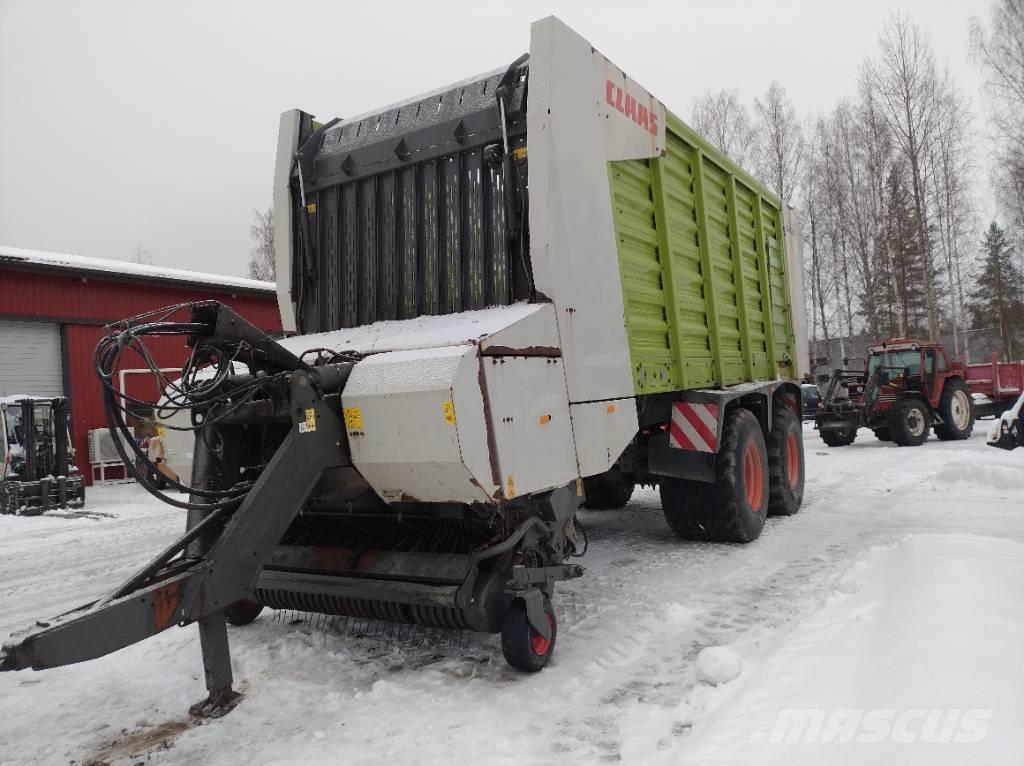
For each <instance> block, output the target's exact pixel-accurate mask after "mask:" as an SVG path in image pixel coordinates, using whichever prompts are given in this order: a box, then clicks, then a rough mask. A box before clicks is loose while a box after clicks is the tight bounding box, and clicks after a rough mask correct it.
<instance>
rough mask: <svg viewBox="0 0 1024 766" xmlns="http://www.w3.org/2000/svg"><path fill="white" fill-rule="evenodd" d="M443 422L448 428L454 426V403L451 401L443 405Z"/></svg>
mask: <svg viewBox="0 0 1024 766" xmlns="http://www.w3.org/2000/svg"><path fill="white" fill-rule="evenodd" d="M444 422H445V423H447V424H448V425H450V426H453V425H455V402H453V401H452V400H451V399H449V400H448V401H447V402H445V403H444Z"/></svg>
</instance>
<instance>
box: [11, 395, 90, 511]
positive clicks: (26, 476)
mask: <svg viewBox="0 0 1024 766" xmlns="http://www.w3.org/2000/svg"><path fill="white" fill-rule="evenodd" d="M0 454H2V456H3V463H2V466H0V513H8V514H12V513H13V514H20V515H26V516H28V515H36V514H39V513H42V512H43V511H46V510H48V509H50V508H53V507H61V508H66V507H68V506H72V507H77V506H80V505H82V503H83V502H84V500H85V487H84V483H83V481H82V477H81V476H80V475H79V474H78V469H77V468H76V467H75V465H74V462H73V460H72V459H73V457H74V449H73V448H72V447H71V437H70V434H69V432H68V404H67V399H65V398H63V397H58V398H55V399H45V398H40V397H31V396H8V397H4V398H2V399H0Z"/></svg>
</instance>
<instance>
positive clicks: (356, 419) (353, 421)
mask: <svg viewBox="0 0 1024 766" xmlns="http://www.w3.org/2000/svg"><path fill="white" fill-rule="evenodd" d="M341 414H342V416H343V417H344V418H345V428H349V429H354V430H362V428H363V411H362V410H361V409H359V408H358V407H345V408H344V409H343V410H342V411H341Z"/></svg>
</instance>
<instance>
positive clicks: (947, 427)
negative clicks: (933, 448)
mask: <svg viewBox="0 0 1024 766" xmlns="http://www.w3.org/2000/svg"><path fill="white" fill-rule="evenodd" d="M939 416H940V417H941V418H942V420H943V421H944V422H943V423H939V424H936V426H935V435H936V436H938V437H939V438H940V439H942V441H959V440H961V439H967V438H969V437H970V435H971V432H972V431H973V430H974V402H973V401H972V400H971V389H970V388H968V386H967V384H966V383H964V382H963V381H962V380H961V379H960V378H949V379H948V380H946V385H945V386H943V388H942V397H941V398H940V399H939Z"/></svg>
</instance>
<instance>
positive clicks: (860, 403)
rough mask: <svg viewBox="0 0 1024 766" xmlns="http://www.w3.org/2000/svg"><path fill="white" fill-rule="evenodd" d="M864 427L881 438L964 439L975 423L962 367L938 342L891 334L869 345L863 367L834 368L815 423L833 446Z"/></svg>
mask: <svg viewBox="0 0 1024 766" xmlns="http://www.w3.org/2000/svg"><path fill="white" fill-rule="evenodd" d="M862 426H866V427H868V428H870V429H871V430H872V431H874V433H875V436H876V437H877V438H878V439H880V440H882V441H893V442H895V443H896V444H898V445H900V446H917V445H919V444H922V443H923V442H924V441H925V440H926V439H927V438H928V434H929V432H930V431H931V430H932V428H933V427H934V429H935V434H936V436H938V437H939V438H940V439H966V438H967V437H968V436H970V434H971V430H972V429H973V427H974V412H973V404H972V401H971V391H970V388H968V386H967V383H966V382H965V381H964V368H963V365H962V364H961V363H960V362H955V361H951V360H950V358H949V356H948V355H947V354H946V350H945V349H944V348H943V347H942V346H941V345H940V344H937V343H923V342H921V341H919V340H915V339H913V338H893V339H891V340H887V341H883V342H882V343H879V344H877V345H875V346H871V347H870V348H869V349H868V359H867V363H866V365H865V369H864V370H863V371H850V370H836V371H835V372H834V373H833V375H832V379H831V381H830V382H829V386H828V388H827V390H826V392H825V398H824V400H823V402H822V406H821V408H820V409H819V414H818V418H817V421H816V423H815V427H816V428H817V429H818V430H819V431H820V433H821V438H822V440H823V441H824V442H825V443H826V444H827V445H828V446H830V447H841V446H845V445H848V444H852V443H853V441H854V439H856V436H857V429H858V428H861V427H862Z"/></svg>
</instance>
